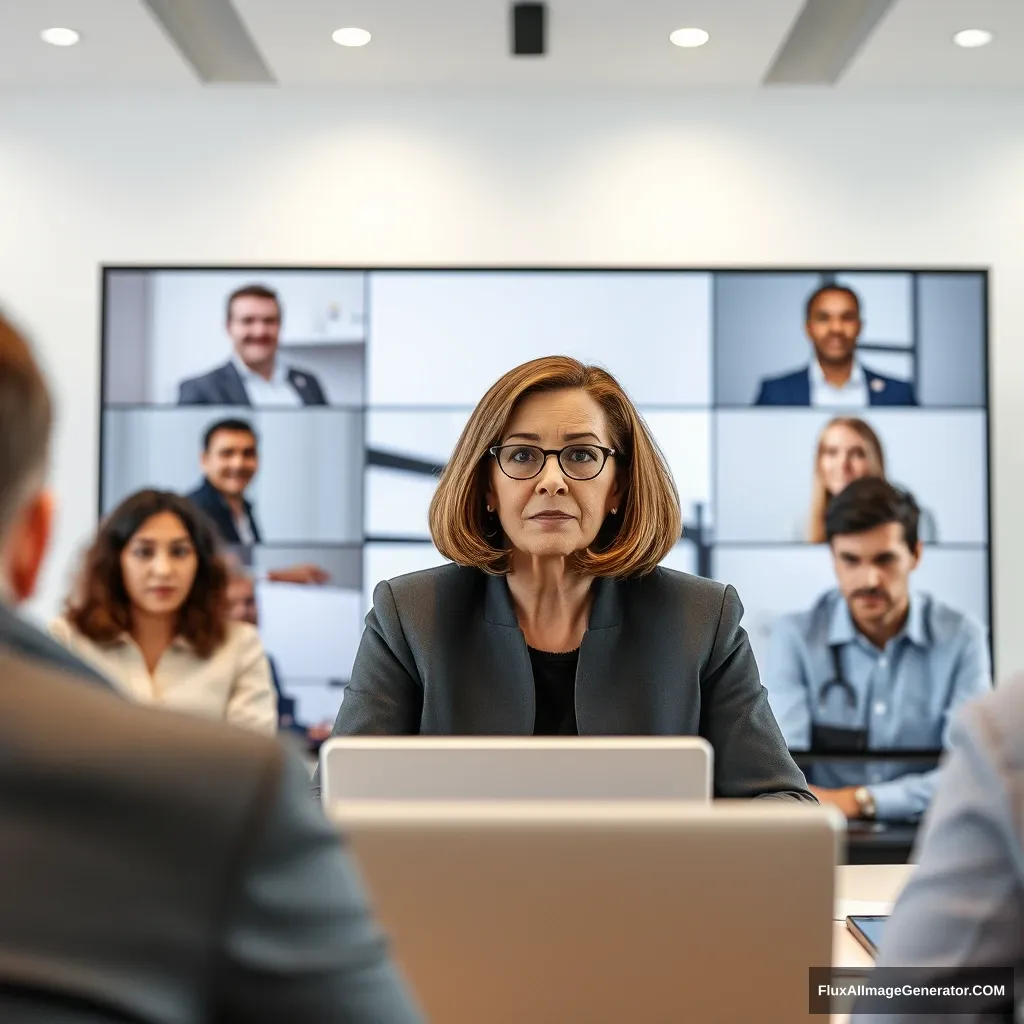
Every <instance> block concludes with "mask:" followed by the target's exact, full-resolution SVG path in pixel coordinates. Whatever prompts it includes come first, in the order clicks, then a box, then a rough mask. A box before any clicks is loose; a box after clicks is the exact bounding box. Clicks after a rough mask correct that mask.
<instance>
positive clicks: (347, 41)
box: [331, 28, 370, 46]
mask: <svg viewBox="0 0 1024 1024" xmlns="http://www.w3.org/2000/svg"><path fill="white" fill-rule="evenodd" d="M331 38H332V39H333V40H334V41H335V42H336V43H337V44H338V45H339V46H365V45H366V44H367V43H368V42H369V41H370V33H369V32H367V31H366V29H365V28H339V29H336V30H335V31H334V32H332V33H331Z"/></svg>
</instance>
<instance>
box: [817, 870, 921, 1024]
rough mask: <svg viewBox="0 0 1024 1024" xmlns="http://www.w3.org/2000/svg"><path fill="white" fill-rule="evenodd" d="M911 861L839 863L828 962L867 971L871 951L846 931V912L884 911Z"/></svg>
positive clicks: (843, 1022)
mask: <svg viewBox="0 0 1024 1024" xmlns="http://www.w3.org/2000/svg"><path fill="white" fill-rule="evenodd" d="M913 869H914V866H913V865H912V864H843V865H841V866H840V867H838V868H836V902H835V909H834V911H833V917H834V920H833V922H832V966H833V967H842V968H845V969H847V970H865V971H870V970H871V969H872V968H873V967H874V966H875V961H874V959H873V958H872V956H871V954H870V953H868V951H867V950H866V949H865V948H864V947H863V946H862V945H861V944H860V943H859V942H858V941H857V940H856V939H855V938H854V937H853V935H852V934H850V930H849V929H848V928H847V927H846V917H847V915H848V914H850V915H852V914H888V913H890V911H891V910H892V904H893V903H894V902H895V901H896V898H897V897H898V896H899V894H900V893H901V892H902V891H903V886H904V885H906V884H907V879H908V878H909V877H910V873H911V871H913ZM848 1019H849V1018H848V1015H847V1014H845V1013H836V1014H833V1015H832V1018H831V1020H832V1024H847V1021H848Z"/></svg>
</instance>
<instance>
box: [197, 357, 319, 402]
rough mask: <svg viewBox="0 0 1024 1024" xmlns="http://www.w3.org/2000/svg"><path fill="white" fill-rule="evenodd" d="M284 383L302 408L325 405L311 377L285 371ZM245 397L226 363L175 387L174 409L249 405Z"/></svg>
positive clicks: (237, 376)
mask: <svg viewBox="0 0 1024 1024" xmlns="http://www.w3.org/2000/svg"><path fill="white" fill-rule="evenodd" d="M288 382H289V383H290V384H291V386H292V387H293V388H295V390H296V391H297V392H298V393H299V397H300V398H301V399H302V404H303V405H326V404H327V399H326V398H325V397H324V391H323V388H322V387H320V382H319V381H318V380H317V379H316V377H314V376H313V374H311V373H306V372H305V371H303V370H289V371H288ZM251 404H252V403H251V402H250V401H249V393H248V392H247V391H246V390H245V384H244V383H243V382H242V378H241V377H240V376H239V373H238V370H237V369H236V368H235V364H234V363H232V362H227V363H225V364H224V365H223V366H218V367H217V368H216V369H215V370H211V371H210V372H209V373H204V374H203V375H202V376H201V377H192V378H191V379H190V380H183V381H182V382H181V383H180V384H179V385H178V405H251Z"/></svg>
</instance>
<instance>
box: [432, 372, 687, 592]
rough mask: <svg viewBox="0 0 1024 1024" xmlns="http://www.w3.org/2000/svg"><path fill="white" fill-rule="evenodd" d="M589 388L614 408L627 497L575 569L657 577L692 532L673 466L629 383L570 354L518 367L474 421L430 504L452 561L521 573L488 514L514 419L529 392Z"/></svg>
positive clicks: (614, 437) (492, 391) (614, 461)
mask: <svg viewBox="0 0 1024 1024" xmlns="http://www.w3.org/2000/svg"><path fill="white" fill-rule="evenodd" d="M577 389H578V390H581V391H585V392H586V393H587V394H588V395H590V397H591V398H593V399H594V401H596V402H597V403H598V405H600V406H601V408H602V409H603V410H604V413H605V416H606V418H607V421H608V430H609V433H610V435H611V437H610V442H611V447H612V448H614V449H615V450H616V453H617V454H616V456H615V457H614V458H611V459H609V460H608V465H607V466H606V467H605V469H604V470H603V472H608V471H609V469H611V470H612V471H615V472H618V473H619V474H620V480H621V481H622V484H623V497H622V501H621V502H620V504H619V510H618V513H617V514H616V515H614V516H609V517H608V518H607V520H606V521H605V523H604V524H603V525H602V527H601V529H600V531H599V532H598V535H597V537H596V538H595V540H594V543H593V544H592V545H591V547H590V548H588V549H587V550H586V551H580V552H577V553H576V554H575V555H574V556H573V564H572V568H573V570H574V571H576V572H579V573H581V574H582V575H588V576H609V577H615V578H619V579H623V578H626V577H630V576H642V575H644V574H645V573H649V572H651V571H652V570H653V569H654V568H655V567H656V566H657V565H658V563H659V562H660V561H661V560H662V559H663V558H664V557H665V555H667V554H668V552H669V551H670V550H671V549H672V547H673V545H675V544H676V543H677V542H678V540H679V538H680V536H681V535H682V517H681V515H680V510H679V494H678V492H677V490H676V485H675V483H674V482H673V480H672V474H671V473H670V472H669V469H668V464H667V463H666V461H665V457H664V455H662V453H661V450H660V449H659V448H658V445H657V443H656V442H655V440H654V438H653V437H652V436H651V432H650V430H648V428H647V424H646V423H644V421H643V418H642V417H641V416H640V414H639V413H638V412H637V410H636V407H635V406H634V405H633V403H632V402H631V401H630V399H629V396H628V395H627V394H626V392H625V391H624V390H623V388H622V385H620V384H619V382H618V381H617V380H616V379H615V378H614V377H613V376H612V375H611V374H610V373H608V371H607V370H603V369H601V367H599V366H587V365H586V364H584V363H581V362H580V361H579V360H577V359H572V358H570V357H568V356H544V357H543V358H541V359H533V360H531V361H530V362H528V363H523V364H522V365H521V366H517V367H515V368H514V369H512V370H509V372H508V373H506V374H505V375H504V376H503V377H502V378H501V379H500V380H498V381H496V382H495V383H494V384H492V385H491V387H490V388H489V389H488V391H487V394H485V395H484V397H483V398H482V399H481V400H480V402H479V403H478V405H477V407H476V408H475V409H474V410H473V414H472V415H471V416H470V418H469V422H468V423H467V424H466V426H465V428H464V429H463V431H462V435H461V436H460V437H459V440H458V443H457V444H456V445H455V450H454V451H453V452H452V457H451V459H450V460H449V461H448V465H447V466H446V467H445V470H444V472H443V473H442V474H441V480H440V482H439V484H438V487H437V490H436V492H435V493H434V497H433V500H432V501H431V503H430V535H431V537H432V538H433V540H434V544H435V546H436V547H437V550H438V551H440V552H441V554H442V555H443V556H444V557H445V558H448V559H450V560H451V561H453V562H455V563H457V564H459V565H466V566H473V567H475V568H477V569H482V570H483V571H484V572H486V573H490V574H491V575H494V576H502V575H506V574H507V573H509V572H510V571H511V552H510V551H509V550H508V548H507V547H506V545H505V543H504V538H503V536H502V534H501V531H500V529H499V530H498V533H497V535H496V536H495V537H494V538H493V539H490V538H488V536H487V533H488V532H491V533H493V525H492V526H490V527H489V525H488V519H487V512H486V493H487V489H488V485H489V474H490V471H491V463H492V461H493V460H492V457H491V456H490V455H489V454H488V452H487V449H488V448H490V447H492V446H494V445H497V444H501V442H502V440H503V439H504V434H505V431H506V430H507V429H508V424H509V422H510V420H511V419H512V415H513V413H514V411H515V410H516V408H517V406H518V405H519V403H520V402H521V401H522V400H523V399H524V398H526V397H527V396H529V395H534V394H537V393H538V392H543V391H567V390H577Z"/></svg>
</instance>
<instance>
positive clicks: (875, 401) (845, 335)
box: [754, 284, 917, 409]
mask: <svg viewBox="0 0 1024 1024" xmlns="http://www.w3.org/2000/svg"><path fill="white" fill-rule="evenodd" d="M806 314H807V315H806V324H805V329H806V331H807V337H808V338H809V339H810V341H811V344H812V345H813V346H814V358H813V359H812V360H811V362H810V364H809V365H808V366H806V367H804V369H802V370H796V371H794V372H793V373H787V374H784V375H783V376H781V377H769V378H766V379H765V380H762V381H761V386H760V390H759V391H758V395H757V401H756V402H755V403H754V404H755V405H791V406H814V407H819V408H830V409H863V408H865V407H866V406H869V405H917V397H916V395H915V394H914V385H913V384H911V383H910V382H909V381H906V380H896V379H894V378H892V377H883V376H882V375H881V374H880V373H875V372H874V371H873V370H870V369H868V368H867V367H866V366H865V365H864V364H863V363H861V362H860V360H858V359H857V341H858V339H859V338H860V334H861V330H862V329H863V326H864V324H863V322H862V321H861V314H860V299H859V298H858V297H857V293H856V292H855V291H853V289H852V288H847V287H845V286H844V285H839V284H826V285H823V286H822V287H821V288H819V289H818V290H817V291H816V292H815V293H814V294H813V295H812V296H811V297H810V298H809V299H808V300H807V311H806Z"/></svg>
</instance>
